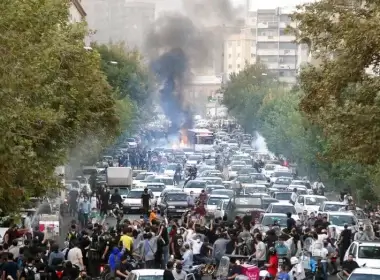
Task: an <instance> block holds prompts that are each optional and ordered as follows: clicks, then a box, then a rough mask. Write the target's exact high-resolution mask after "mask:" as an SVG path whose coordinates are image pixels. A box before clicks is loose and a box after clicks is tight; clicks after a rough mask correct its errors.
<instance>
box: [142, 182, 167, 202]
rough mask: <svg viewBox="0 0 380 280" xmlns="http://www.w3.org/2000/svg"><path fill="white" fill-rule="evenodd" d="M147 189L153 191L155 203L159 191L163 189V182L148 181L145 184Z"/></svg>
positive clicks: (159, 193)
mask: <svg viewBox="0 0 380 280" xmlns="http://www.w3.org/2000/svg"><path fill="white" fill-rule="evenodd" d="M146 187H147V188H148V190H150V191H151V192H152V193H153V199H152V200H153V201H152V203H153V205H155V204H156V202H157V199H158V198H159V197H160V195H161V192H162V191H163V190H164V189H165V184H164V183H148V184H147V186H146Z"/></svg>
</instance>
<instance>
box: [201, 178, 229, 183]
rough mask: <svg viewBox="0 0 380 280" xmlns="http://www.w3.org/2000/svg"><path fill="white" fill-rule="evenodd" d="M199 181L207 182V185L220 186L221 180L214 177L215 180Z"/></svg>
mask: <svg viewBox="0 0 380 280" xmlns="http://www.w3.org/2000/svg"><path fill="white" fill-rule="evenodd" d="M200 180H205V181H206V182H207V184H209V185H221V184H222V182H223V181H222V179H220V178H218V177H215V178H204V179H201V178H200Z"/></svg>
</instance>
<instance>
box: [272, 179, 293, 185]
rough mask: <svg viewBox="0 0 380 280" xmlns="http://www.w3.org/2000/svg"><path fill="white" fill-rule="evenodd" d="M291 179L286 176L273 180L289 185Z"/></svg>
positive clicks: (278, 183) (279, 183)
mask: <svg viewBox="0 0 380 280" xmlns="http://www.w3.org/2000/svg"><path fill="white" fill-rule="evenodd" d="M290 182H291V180H290V179H286V178H278V179H277V180H276V182H275V184H277V185H290Z"/></svg>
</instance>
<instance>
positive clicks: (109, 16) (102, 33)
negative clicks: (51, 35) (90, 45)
mask: <svg viewBox="0 0 380 280" xmlns="http://www.w3.org/2000/svg"><path fill="white" fill-rule="evenodd" d="M82 5H83V7H84V9H85V10H86V11H87V13H88V16H87V23H88V26H89V28H90V29H91V30H93V31H95V33H94V34H93V35H92V36H91V41H96V42H98V43H100V44H108V43H110V42H114V43H116V42H124V43H125V44H126V45H127V46H128V47H130V48H138V49H142V47H143V45H144V42H145V37H146V34H147V32H148V30H149V27H150V26H151V23H152V22H153V21H154V18H155V3H154V2H152V1H142V0H136V1H126V0H82Z"/></svg>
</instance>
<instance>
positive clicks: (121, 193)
mask: <svg viewBox="0 0 380 280" xmlns="http://www.w3.org/2000/svg"><path fill="white" fill-rule="evenodd" d="M128 193H129V190H128V189H119V194H120V195H126V194H128Z"/></svg>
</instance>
